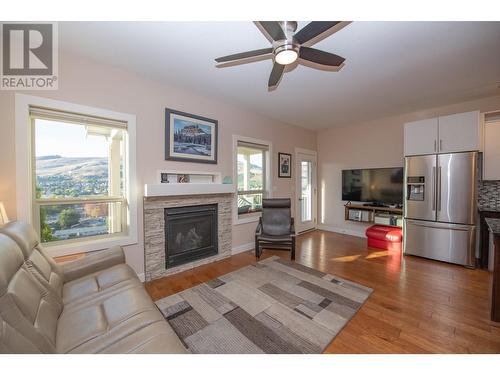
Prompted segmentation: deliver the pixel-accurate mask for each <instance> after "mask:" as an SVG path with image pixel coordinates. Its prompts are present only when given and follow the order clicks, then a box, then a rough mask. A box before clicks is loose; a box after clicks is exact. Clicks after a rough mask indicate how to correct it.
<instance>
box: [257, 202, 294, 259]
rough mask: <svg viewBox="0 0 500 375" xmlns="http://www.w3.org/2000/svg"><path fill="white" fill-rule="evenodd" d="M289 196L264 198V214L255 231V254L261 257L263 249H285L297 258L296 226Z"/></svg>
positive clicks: (292, 256)
mask: <svg viewBox="0 0 500 375" xmlns="http://www.w3.org/2000/svg"><path fill="white" fill-rule="evenodd" d="M291 204H292V202H291V201H290V199H289V198H276V199H263V200H262V216H261V218H260V219H259V225H258V226H257V229H256V231H255V256H256V257H257V258H260V255H261V254H262V249H263V248H264V247H265V248H271V249H285V250H290V251H291V253H292V254H291V258H292V260H293V259H295V227H294V222H293V217H292V215H291Z"/></svg>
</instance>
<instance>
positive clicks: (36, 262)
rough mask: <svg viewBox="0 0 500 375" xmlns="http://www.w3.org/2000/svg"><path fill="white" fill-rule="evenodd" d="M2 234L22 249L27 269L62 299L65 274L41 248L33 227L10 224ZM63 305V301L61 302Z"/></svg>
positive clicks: (17, 223) (18, 223) (4, 228)
mask: <svg viewBox="0 0 500 375" xmlns="http://www.w3.org/2000/svg"><path fill="white" fill-rule="evenodd" d="M0 232H2V233H4V234H6V235H7V236H9V237H10V238H11V239H13V240H14V241H15V242H16V243H17V245H18V246H19V248H20V249H21V251H22V253H23V256H24V261H25V263H26V267H27V269H28V270H29V271H30V272H31V273H32V274H33V275H34V276H35V277H36V278H37V279H38V280H39V281H40V283H41V284H42V285H44V286H45V287H46V288H47V289H48V290H49V291H50V292H52V293H54V294H55V295H56V296H59V297H61V295H62V285H63V274H62V270H61V268H60V267H59V266H58V265H57V264H56V263H55V262H54V260H53V259H52V257H51V256H50V255H48V254H47V252H46V251H45V250H44V249H43V248H42V247H41V246H40V244H39V242H38V237H37V234H36V233H35V231H34V230H33V227H31V226H30V225H28V224H24V223H22V222H19V221H13V222H10V223H8V224H7V225H6V226H5V227H2V228H1V229H0ZM61 303H62V301H61Z"/></svg>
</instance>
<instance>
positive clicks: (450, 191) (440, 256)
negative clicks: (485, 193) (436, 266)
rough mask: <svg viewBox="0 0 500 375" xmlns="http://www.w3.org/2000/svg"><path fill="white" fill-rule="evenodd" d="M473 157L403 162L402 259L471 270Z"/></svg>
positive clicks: (475, 160) (448, 156)
mask: <svg viewBox="0 0 500 375" xmlns="http://www.w3.org/2000/svg"><path fill="white" fill-rule="evenodd" d="M477 165H478V153H477V152H463V153H454V154H439V155H423V156H410V157H406V158H405V205H404V215H405V222H404V252H405V254H411V255H417V256H422V257H425V258H430V259H436V260H440V261H445V262H450V263H456V264H461V265H464V266H467V267H474V263H475V262H474V261H475V244H476V239H475V238H476V228H475V224H476V201H477V199H476V194H477V176H478V171H477Z"/></svg>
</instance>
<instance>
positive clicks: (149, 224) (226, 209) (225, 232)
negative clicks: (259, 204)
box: [144, 193, 234, 281]
mask: <svg viewBox="0 0 500 375" xmlns="http://www.w3.org/2000/svg"><path fill="white" fill-rule="evenodd" d="M233 198H234V194H232V193H216V194H200V195H172V196H152V197H148V196H146V197H144V267H145V280H146V281H151V280H154V279H158V278H161V277H164V276H168V275H171V274H174V273H177V272H182V271H185V270H188V269H191V268H194V267H198V266H200V265H202V264H207V263H212V262H215V261H217V260H220V259H223V258H227V257H229V256H231V249H232V211H231V210H232V204H233ZM207 204H217V206H218V247H219V249H218V250H219V251H218V254H217V255H214V256H211V257H208V258H204V259H200V260H196V261H194V262H191V263H187V264H182V265H179V266H177V267H173V268H169V269H167V268H166V267H165V218H164V209H165V208H170V207H183V206H196V205H207Z"/></svg>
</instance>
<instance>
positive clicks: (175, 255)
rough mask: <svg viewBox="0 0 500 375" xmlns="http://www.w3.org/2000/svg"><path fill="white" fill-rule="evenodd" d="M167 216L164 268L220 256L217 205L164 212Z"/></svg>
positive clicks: (177, 208)
mask: <svg viewBox="0 0 500 375" xmlns="http://www.w3.org/2000/svg"><path fill="white" fill-rule="evenodd" d="M164 215H165V268H167V269H168V268H172V267H175V266H179V265H181V264H185V263H189V262H192V261H195V260H198V259H202V258H207V257H210V256H213V255H217V253H218V244H217V237H218V229H217V204H209V205H198V206H185V207H172V208H165V209H164Z"/></svg>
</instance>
